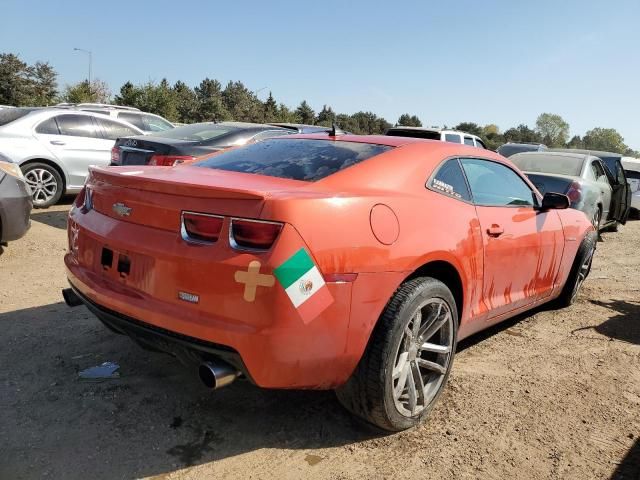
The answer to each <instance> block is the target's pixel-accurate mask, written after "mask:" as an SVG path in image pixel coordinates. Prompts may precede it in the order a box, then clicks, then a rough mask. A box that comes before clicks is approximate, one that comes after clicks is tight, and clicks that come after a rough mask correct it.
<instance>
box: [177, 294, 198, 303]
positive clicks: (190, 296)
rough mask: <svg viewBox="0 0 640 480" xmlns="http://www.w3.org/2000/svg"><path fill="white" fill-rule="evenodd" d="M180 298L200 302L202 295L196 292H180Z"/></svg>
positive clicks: (190, 301)
mask: <svg viewBox="0 0 640 480" xmlns="http://www.w3.org/2000/svg"><path fill="white" fill-rule="evenodd" d="M178 298H179V299H180V300H184V301H185V302H189V303H198V302H200V296H199V295H196V294H195V293H188V292H178Z"/></svg>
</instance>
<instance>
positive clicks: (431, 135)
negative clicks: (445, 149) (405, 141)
mask: <svg viewBox="0 0 640 480" xmlns="http://www.w3.org/2000/svg"><path fill="white" fill-rule="evenodd" d="M385 135H391V136H392V137H409V138H426V139H427V140H440V132H433V131H431V130H403V129H401V128H399V129H395V128H390V129H389V130H387V133H385Z"/></svg>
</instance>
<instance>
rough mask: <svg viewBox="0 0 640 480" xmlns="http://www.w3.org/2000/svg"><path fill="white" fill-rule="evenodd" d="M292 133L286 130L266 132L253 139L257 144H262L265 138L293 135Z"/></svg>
mask: <svg viewBox="0 0 640 480" xmlns="http://www.w3.org/2000/svg"><path fill="white" fill-rule="evenodd" d="M292 133H294V132H287V131H286V130H266V131H264V132H260V133H259V134H257V135H256V136H255V137H253V139H254V140H255V141H256V142H260V141H262V140H264V139H265V138H273V137H280V136H282V135H291V134H292Z"/></svg>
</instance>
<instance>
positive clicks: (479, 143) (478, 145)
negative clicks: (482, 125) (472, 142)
mask: <svg viewBox="0 0 640 480" xmlns="http://www.w3.org/2000/svg"><path fill="white" fill-rule="evenodd" d="M476 147H478V148H484V149H485V150H486V149H487V147H485V146H484V143H482V140H480V139H479V138H476Z"/></svg>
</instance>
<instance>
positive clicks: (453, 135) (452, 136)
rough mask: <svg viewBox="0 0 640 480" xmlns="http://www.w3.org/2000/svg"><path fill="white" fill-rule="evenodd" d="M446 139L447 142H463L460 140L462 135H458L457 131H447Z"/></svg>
mask: <svg viewBox="0 0 640 480" xmlns="http://www.w3.org/2000/svg"><path fill="white" fill-rule="evenodd" d="M444 141H445V142H451V143H462V142H461V141H460V135H458V134H456V133H445V134H444Z"/></svg>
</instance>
